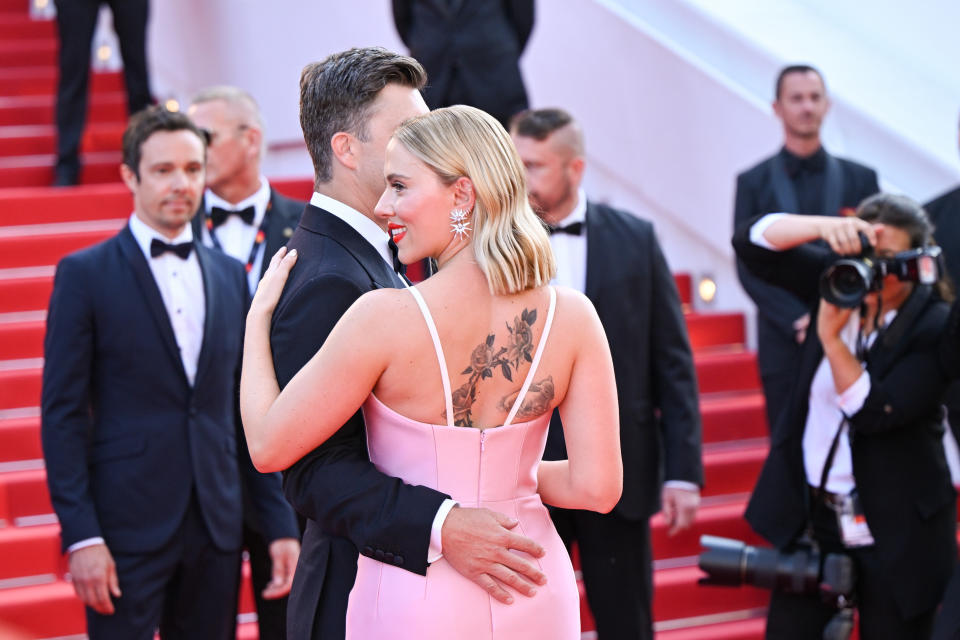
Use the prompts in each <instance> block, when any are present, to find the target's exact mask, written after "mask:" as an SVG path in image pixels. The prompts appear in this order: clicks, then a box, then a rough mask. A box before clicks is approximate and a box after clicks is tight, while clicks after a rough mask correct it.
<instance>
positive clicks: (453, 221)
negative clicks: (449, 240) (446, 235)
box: [450, 209, 470, 240]
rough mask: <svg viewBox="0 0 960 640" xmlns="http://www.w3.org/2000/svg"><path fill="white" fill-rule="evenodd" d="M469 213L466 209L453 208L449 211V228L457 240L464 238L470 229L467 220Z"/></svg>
mask: <svg viewBox="0 0 960 640" xmlns="http://www.w3.org/2000/svg"><path fill="white" fill-rule="evenodd" d="M469 215H470V212H469V211H467V210H466V209H454V210H453V211H451V212H450V230H451V231H452V232H453V234H454V235H455V236H457V239H458V240H460V239H462V238H465V237H466V236H467V233H468V232H469V231H470V223H469V222H467V216H469Z"/></svg>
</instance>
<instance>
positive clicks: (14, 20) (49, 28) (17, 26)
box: [0, 2, 57, 41]
mask: <svg viewBox="0 0 960 640" xmlns="http://www.w3.org/2000/svg"><path fill="white" fill-rule="evenodd" d="M21 4H24V3H22V2H21ZM26 38H37V39H51V40H54V41H55V40H56V38H57V23H56V22H55V21H53V20H34V19H33V18H31V17H30V16H29V15H27V12H26V7H24V8H23V9H22V10H21V14H20V15H18V14H16V13H7V12H4V13H0V40H2V41H8V40H15V39H26Z"/></svg>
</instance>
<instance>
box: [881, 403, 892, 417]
mask: <svg viewBox="0 0 960 640" xmlns="http://www.w3.org/2000/svg"><path fill="white" fill-rule="evenodd" d="M883 412H884V413H886V414H887V415H889V414H891V413H893V407H891V406H890V405H888V404H885V405H883Z"/></svg>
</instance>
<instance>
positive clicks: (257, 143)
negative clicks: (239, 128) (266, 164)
mask: <svg viewBox="0 0 960 640" xmlns="http://www.w3.org/2000/svg"><path fill="white" fill-rule="evenodd" d="M244 134H246V136H247V140H248V141H249V142H250V150H251V155H252V156H256V155H260V150H261V149H262V146H263V131H260V129H257V128H256V127H248V128H247V130H246V131H244Z"/></svg>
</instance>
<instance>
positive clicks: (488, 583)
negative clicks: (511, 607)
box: [473, 573, 513, 604]
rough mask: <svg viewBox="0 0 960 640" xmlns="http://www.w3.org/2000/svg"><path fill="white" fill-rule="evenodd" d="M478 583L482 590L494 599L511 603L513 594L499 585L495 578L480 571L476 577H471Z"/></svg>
mask: <svg viewBox="0 0 960 640" xmlns="http://www.w3.org/2000/svg"><path fill="white" fill-rule="evenodd" d="M473 581H474V582H476V583H477V584H478V585H480V586H481V587H482V588H483V590H484V591H486V592H487V593H489V594H490V597H492V598H493V599H494V600H497V601H499V602H502V603H503V604H513V596H512V595H510V593H509V592H508V591H507V590H506V589H504V588H503V587H501V586H500V585H499V584H498V583H497V581H496V580H494V579H493V578H491V577H490V576H488V575H487V574H485V573H481V574H480V575H478V576H477V577H476V578H474V579H473Z"/></svg>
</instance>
